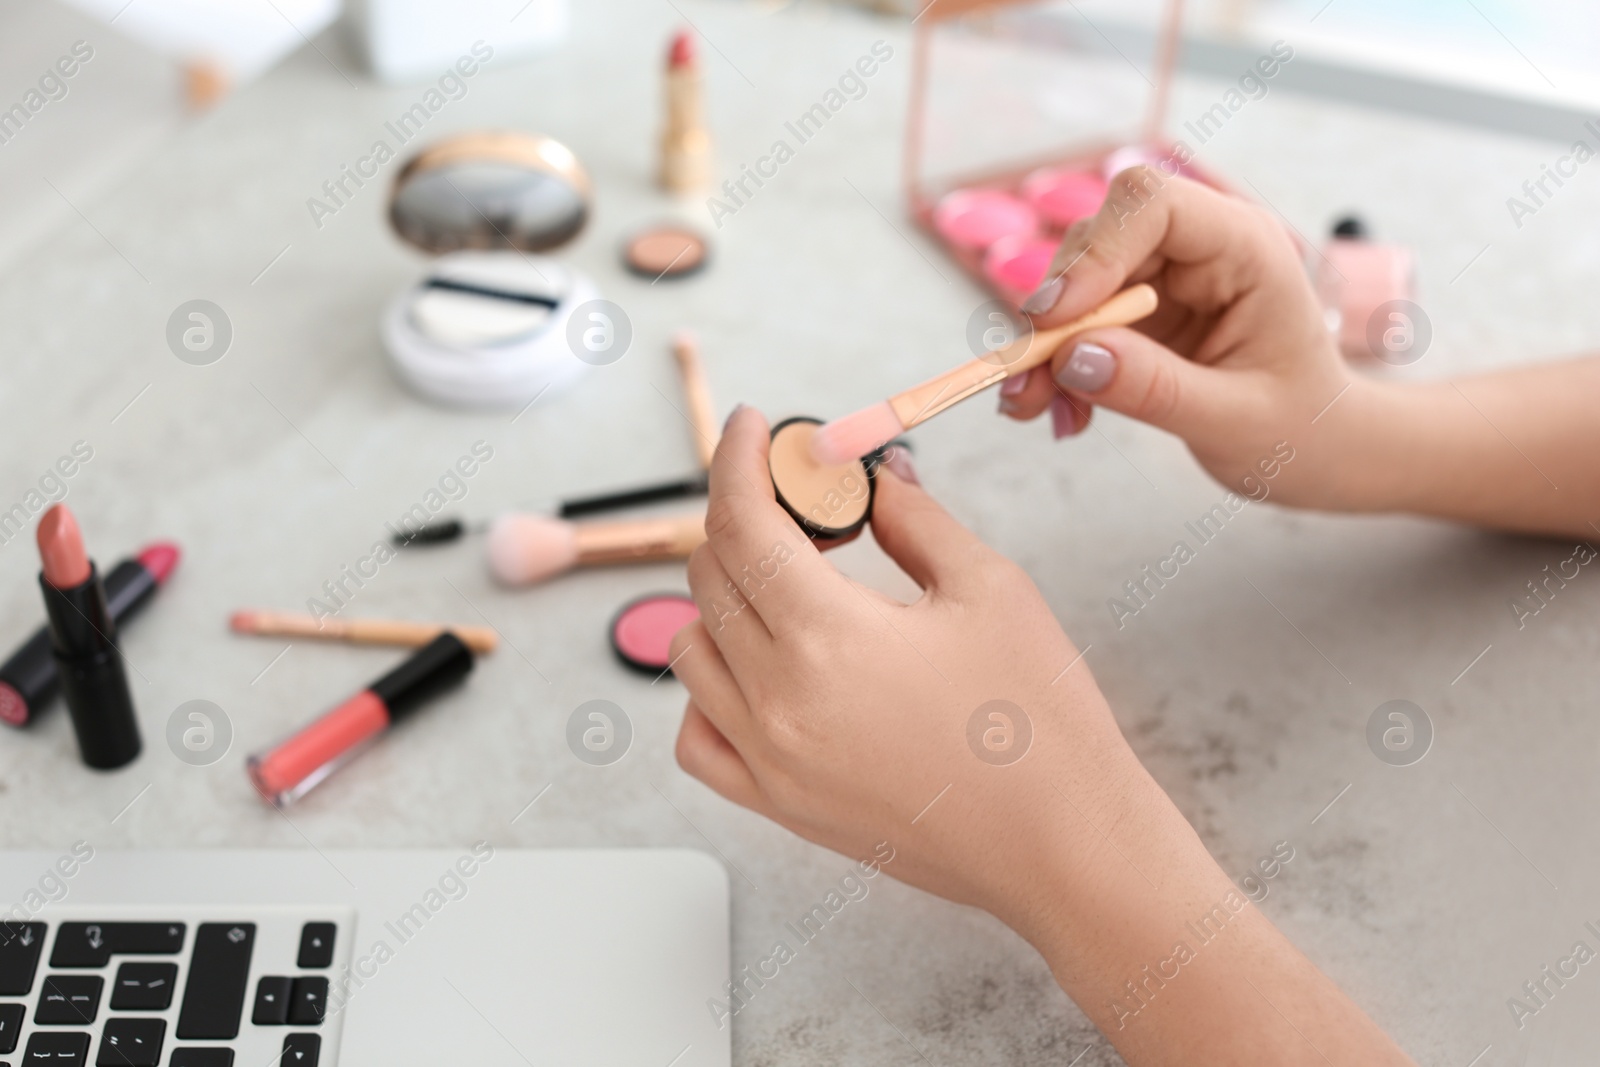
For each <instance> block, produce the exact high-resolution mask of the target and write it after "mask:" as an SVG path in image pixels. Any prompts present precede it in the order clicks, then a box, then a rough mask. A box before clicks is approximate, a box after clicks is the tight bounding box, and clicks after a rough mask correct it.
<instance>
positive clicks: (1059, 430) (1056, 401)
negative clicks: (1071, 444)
mask: <svg viewBox="0 0 1600 1067" xmlns="http://www.w3.org/2000/svg"><path fill="white" fill-rule="evenodd" d="M1078 429H1079V427H1078V411H1077V409H1076V408H1074V407H1073V406H1072V402H1071V401H1070V400H1068V399H1067V398H1066V397H1064V396H1059V395H1058V396H1055V397H1052V398H1051V400H1050V430H1051V432H1052V433H1054V434H1055V437H1056V440H1057V441H1059V440H1061V439H1062V438H1063V437H1071V436H1072V435H1073V434H1075V433H1077V432H1078Z"/></svg>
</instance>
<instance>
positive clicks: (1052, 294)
mask: <svg viewBox="0 0 1600 1067" xmlns="http://www.w3.org/2000/svg"><path fill="white" fill-rule="evenodd" d="M1066 287H1067V278H1066V275H1064V274H1057V275H1056V276H1055V277H1054V278H1051V279H1050V280H1049V281H1046V282H1045V283H1044V284H1043V285H1041V286H1039V288H1037V289H1035V290H1034V291H1033V295H1032V296H1030V297H1028V299H1026V300H1024V301H1023V302H1022V313H1023V314H1024V315H1043V314H1044V313H1045V312H1046V311H1049V310H1050V309H1051V308H1053V307H1055V306H1056V302H1057V301H1059V300H1060V299H1061V291H1062V290H1063V289H1065V288H1066Z"/></svg>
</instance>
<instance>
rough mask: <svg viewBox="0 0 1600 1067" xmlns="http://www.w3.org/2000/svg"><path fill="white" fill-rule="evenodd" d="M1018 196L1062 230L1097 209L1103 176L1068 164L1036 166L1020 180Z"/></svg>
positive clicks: (1102, 194)
mask: <svg viewBox="0 0 1600 1067" xmlns="http://www.w3.org/2000/svg"><path fill="white" fill-rule="evenodd" d="M1022 197H1023V199H1024V200H1026V201H1027V202H1028V203H1029V204H1032V205H1033V208H1034V210H1035V211H1037V212H1038V213H1039V215H1040V216H1041V217H1043V219H1044V220H1045V222H1047V223H1048V224H1050V225H1051V226H1053V227H1055V228H1057V229H1063V230H1064V229H1066V228H1067V227H1068V226H1071V225H1072V224H1073V223H1074V222H1077V221H1078V220H1079V219H1086V218H1088V217H1089V216H1090V215H1093V214H1094V213H1095V212H1096V211H1099V210H1100V205H1101V204H1103V203H1104V202H1105V199H1106V180H1105V179H1104V178H1102V177H1100V175H1098V174H1090V173H1088V172H1087V171H1081V170H1073V169H1071V168H1068V167H1040V168H1039V169H1038V170H1036V171H1034V172H1033V173H1032V174H1029V175H1028V176H1027V177H1026V178H1024V179H1023V180H1022Z"/></svg>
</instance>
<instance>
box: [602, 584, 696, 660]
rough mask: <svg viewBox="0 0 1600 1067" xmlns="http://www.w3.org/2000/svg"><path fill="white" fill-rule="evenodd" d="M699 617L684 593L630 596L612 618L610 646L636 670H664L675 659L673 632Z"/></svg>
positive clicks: (619, 657)
mask: <svg viewBox="0 0 1600 1067" xmlns="http://www.w3.org/2000/svg"><path fill="white" fill-rule="evenodd" d="M699 617H700V609H699V608H697V607H696V606H695V603H694V601H693V600H691V599H690V598H689V597H687V596H684V595H683V594H682V593H652V594H650V595H649V596H642V597H640V598H639V599H638V600H631V601H629V602H628V603H626V604H624V605H623V606H622V610H621V611H619V612H617V616H616V618H614V619H612V620H611V650H612V651H613V652H615V653H616V654H617V658H618V659H620V660H621V661H622V662H623V663H625V664H627V665H628V666H629V667H632V668H633V669H634V670H636V671H643V672H645V673H646V674H657V675H658V674H661V673H662V672H663V671H665V670H666V669H667V668H668V667H669V666H670V665H671V663H672V655H671V652H670V651H669V650H670V649H671V647H672V635H673V634H675V633H677V632H678V631H679V630H681V629H683V628H684V627H685V626H687V625H689V624H690V623H691V622H694V620H696V619H698V618H699Z"/></svg>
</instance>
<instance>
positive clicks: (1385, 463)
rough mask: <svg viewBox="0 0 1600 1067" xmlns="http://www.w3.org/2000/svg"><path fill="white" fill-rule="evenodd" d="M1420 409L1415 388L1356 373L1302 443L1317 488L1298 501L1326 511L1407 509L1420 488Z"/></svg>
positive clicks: (1314, 422)
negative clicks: (1418, 456) (1418, 468)
mask: <svg viewBox="0 0 1600 1067" xmlns="http://www.w3.org/2000/svg"><path fill="white" fill-rule="evenodd" d="M1418 408H1419V403H1418V397H1417V396H1416V394H1415V393H1414V391H1412V390H1411V389H1408V388H1406V387H1404V386H1400V385H1397V384H1396V383H1393V382H1385V381H1378V380H1374V379H1372V378H1368V377H1365V376H1363V375H1352V376H1351V378H1350V379H1349V383H1348V386H1347V387H1346V388H1345V391H1344V392H1343V393H1342V394H1341V395H1339V397H1338V398H1337V399H1336V400H1334V401H1332V402H1331V403H1330V404H1329V405H1328V406H1327V407H1326V408H1324V409H1323V410H1322V411H1321V412H1320V413H1319V414H1318V415H1317V416H1316V418H1315V420H1314V421H1313V422H1312V424H1311V427H1310V429H1309V431H1308V432H1307V433H1306V434H1305V435H1304V438H1303V440H1304V444H1303V445H1301V446H1300V447H1299V448H1297V452H1299V453H1300V455H1301V456H1302V457H1303V458H1304V460H1305V466H1304V467H1303V468H1302V469H1303V470H1304V471H1305V472H1306V475H1307V477H1308V478H1310V479H1311V480H1312V482H1313V483H1314V485H1315V489H1314V490H1312V491H1311V492H1310V493H1307V494H1305V495H1304V496H1303V497H1302V499H1300V500H1298V501H1296V503H1299V504H1300V505H1301V506H1304V507H1310V508H1315V509H1318V510H1324V511H1346V512H1367V513H1371V512H1389V511H1398V510H1404V509H1406V508H1407V507H1408V505H1409V502H1410V501H1412V500H1413V499H1414V498H1415V496H1416V494H1417V492H1418V486H1417V481H1418V476H1417V467H1416V464H1415V460H1416V458H1417V453H1416V449H1415V444H1416V440H1417V436H1418V434H1419V431H1420V429H1421V428H1420V426H1419V423H1420V422H1421V421H1422V418H1421V412H1420V411H1419V410H1418Z"/></svg>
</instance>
